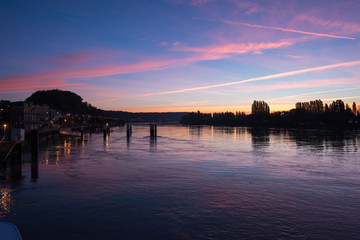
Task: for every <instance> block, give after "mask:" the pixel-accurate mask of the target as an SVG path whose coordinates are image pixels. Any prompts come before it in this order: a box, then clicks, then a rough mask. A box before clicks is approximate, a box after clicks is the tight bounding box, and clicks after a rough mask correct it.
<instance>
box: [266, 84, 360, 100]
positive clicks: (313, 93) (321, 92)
mask: <svg viewBox="0 0 360 240" xmlns="http://www.w3.org/2000/svg"><path fill="white" fill-rule="evenodd" d="M357 89H360V87H356V88H354V87H352V88H344V89H335V90H328V91H318V92H308V93H302V94H296V95H291V96H286V97H279V98H272V99H268V100H267V101H275V100H281V99H288V98H296V97H301V96H308V95H315V94H323V93H331V92H344V91H352V90H357ZM324 100H326V99H324Z"/></svg>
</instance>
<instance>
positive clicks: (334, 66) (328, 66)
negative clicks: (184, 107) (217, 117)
mask: <svg viewBox="0 0 360 240" xmlns="http://www.w3.org/2000/svg"><path fill="white" fill-rule="evenodd" d="M356 65H360V61H352V62H342V63H336V64H331V65H325V66H320V67H314V68H306V69H301V70H296V71H290V72H283V73H277V74H271V75H267V76H262V77H256V78H249V79H246V80H241V81H237V82H228V83H221V84H215V85H208V86H202V87H194V88H186V89H180V90H175V91H167V92H158V93H149V94H144V95H143V96H151V95H161V94H173V93H182V92H190V91H198V90H204V89H209V88H216V87H226V86H232V85H237V84H243V83H247V82H255V81H264V80H269V79H275V78H281V77H288V76H293V75H298V74H303V73H308V72H316V71H324V70H328V69H333V68H339V67H351V66H356Z"/></svg>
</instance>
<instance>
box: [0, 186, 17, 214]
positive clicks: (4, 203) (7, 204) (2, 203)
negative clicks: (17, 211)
mask: <svg viewBox="0 0 360 240" xmlns="http://www.w3.org/2000/svg"><path fill="white" fill-rule="evenodd" d="M12 191H13V190H11V189H8V188H0V220H2V219H3V218H4V217H6V215H7V214H8V213H10V210H11V207H12V206H13V205H14V204H15V202H14V200H13V199H12V196H11V192H12Z"/></svg>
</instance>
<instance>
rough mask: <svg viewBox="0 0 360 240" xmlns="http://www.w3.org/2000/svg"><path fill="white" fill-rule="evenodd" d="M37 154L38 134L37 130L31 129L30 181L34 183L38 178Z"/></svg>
mask: <svg viewBox="0 0 360 240" xmlns="http://www.w3.org/2000/svg"><path fill="white" fill-rule="evenodd" d="M38 152H39V133H38V130H37V129H33V130H31V181H36V180H37V179H38V177H39V165H38Z"/></svg>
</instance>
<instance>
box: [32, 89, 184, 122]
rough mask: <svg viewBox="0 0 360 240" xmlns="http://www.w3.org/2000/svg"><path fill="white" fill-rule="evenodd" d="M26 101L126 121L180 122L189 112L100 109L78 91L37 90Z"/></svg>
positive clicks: (65, 110) (76, 112)
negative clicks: (83, 97)
mask: <svg viewBox="0 0 360 240" xmlns="http://www.w3.org/2000/svg"><path fill="white" fill-rule="evenodd" d="M25 101H26V102H32V103H34V104H44V105H48V106H50V107H51V108H53V109H57V110H60V111H62V112H65V113H73V114H90V115H94V116H104V117H112V118H119V119H123V120H124V121H125V122H180V120H181V118H182V117H183V116H184V115H187V114H188V112H166V113H131V112H124V111H106V110H102V109H98V108H96V107H94V106H92V105H91V104H89V103H87V102H83V99H82V97H80V96H79V95H77V94H76V93H73V92H70V91H63V90H58V89H54V90H44V91H37V92H35V93H33V94H32V95H31V96H30V97H28V98H27V99H26V100H25Z"/></svg>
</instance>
